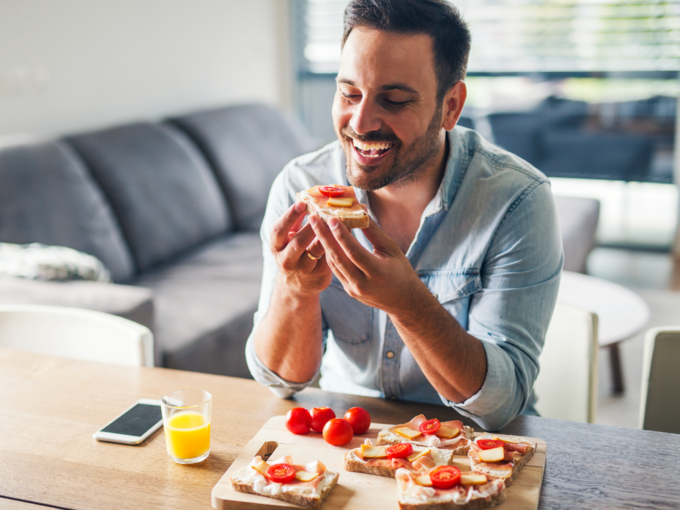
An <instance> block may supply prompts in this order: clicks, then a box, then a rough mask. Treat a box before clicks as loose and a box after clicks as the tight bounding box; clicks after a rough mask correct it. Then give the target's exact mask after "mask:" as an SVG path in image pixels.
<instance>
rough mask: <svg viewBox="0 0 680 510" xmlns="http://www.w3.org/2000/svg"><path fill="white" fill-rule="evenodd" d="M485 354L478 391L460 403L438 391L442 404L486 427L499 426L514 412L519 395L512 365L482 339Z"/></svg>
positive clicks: (509, 360) (493, 427) (487, 428)
mask: <svg viewBox="0 0 680 510" xmlns="http://www.w3.org/2000/svg"><path fill="white" fill-rule="evenodd" d="M482 346H484V352H485V354H486V377H485V378H484V384H482V387H481V388H480V389H479V391H478V392H477V393H475V394H474V395H472V396H471V397H470V398H469V399H467V400H466V401H465V402H462V403H455V402H452V401H451V400H448V399H446V398H444V397H443V396H441V395H439V396H440V398H441V399H442V401H443V402H444V404H445V405H447V406H449V407H453V408H454V409H456V410H457V411H458V412H460V413H461V414H463V415H464V416H467V417H469V418H471V419H473V420H474V421H475V422H477V423H478V424H479V425H480V426H482V427H483V428H484V429H486V430H498V429H500V428H502V427H503V426H505V425H506V424H507V423H508V422H510V420H512V419H513V418H514V417H515V415H516V414H517V413H516V412H515V411H514V410H515V408H518V409H519V407H520V406H519V404H520V401H521V396H520V395H518V393H517V392H518V388H517V380H516V378H515V365H514V363H513V362H512V360H511V359H510V357H509V356H508V355H507V354H506V353H505V352H503V349H501V348H500V347H499V346H498V345H496V344H494V343H491V342H485V341H482Z"/></svg>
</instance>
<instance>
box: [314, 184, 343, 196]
mask: <svg viewBox="0 0 680 510" xmlns="http://www.w3.org/2000/svg"><path fill="white" fill-rule="evenodd" d="M319 191H320V192H321V194H322V195H326V196H327V197H337V196H340V195H342V194H343V193H344V192H345V190H344V189H342V187H340V186H337V185H335V184H333V185H332V186H319Z"/></svg>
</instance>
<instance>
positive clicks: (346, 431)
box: [323, 418, 354, 446]
mask: <svg viewBox="0 0 680 510" xmlns="http://www.w3.org/2000/svg"><path fill="white" fill-rule="evenodd" d="M353 437H354V431H353V430H352V426H351V425H350V424H349V422H348V421H347V420H343V419H342V418H332V419H330V420H328V421H327V422H326V425H324V427H323V438H324V439H325V440H326V442H327V443H328V444H332V445H333V446H342V445H343V444H347V443H349V442H350V441H351V440H352V438H353Z"/></svg>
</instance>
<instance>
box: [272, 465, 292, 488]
mask: <svg viewBox="0 0 680 510" xmlns="http://www.w3.org/2000/svg"><path fill="white" fill-rule="evenodd" d="M267 478H269V479H270V480H271V481H272V482H276V483H290V482H292V481H293V480H295V468H294V467H293V466H291V465H290V464H274V465H273V466H270V467H269V469H268V470H267Z"/></svg>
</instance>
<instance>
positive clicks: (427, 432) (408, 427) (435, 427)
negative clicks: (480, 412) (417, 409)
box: [381, 414, 469, 448]
mask: <svg viewBox="0 0 680 510" xmlns="http://www.w3.org/2000/svg"><path fill="white" fill-rule="evenodd" d="M464 431H465V428H464V426H463V422H461V421H460V420H451V421H445V422H440V421H439V420H437V419H436V418H434V419H431V420H428V419H426V418H425V416H424V415H422V414H420V415H418V416H416V417H415V418H413V419H412V420H411V421H410V422H408V423H404V424H403V425H396V426H394V427H391V428H389V429H387V430H385V431H383V432H381V437H382V438H383V439H385V440H388V441H395V442H396V441H399V442H401V441H404V440H406V441H408V442H410V443H414V444H419V445H423V446H434V447H438V448H442V447H444V446H453V447H456V448H457V447H459V446H465V445H467V444H468V443H469V440H468V439H467V437H465V432H464Z"/></svg>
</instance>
